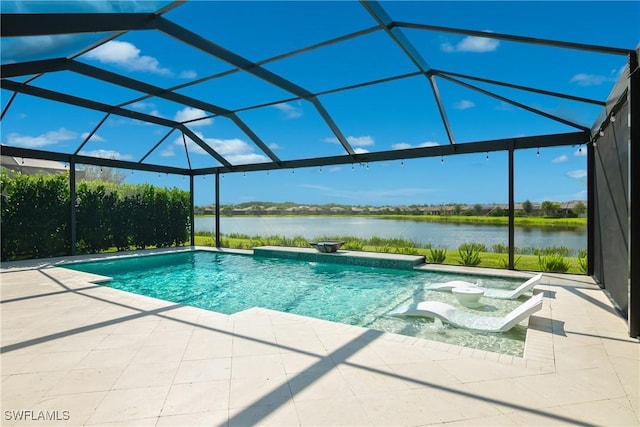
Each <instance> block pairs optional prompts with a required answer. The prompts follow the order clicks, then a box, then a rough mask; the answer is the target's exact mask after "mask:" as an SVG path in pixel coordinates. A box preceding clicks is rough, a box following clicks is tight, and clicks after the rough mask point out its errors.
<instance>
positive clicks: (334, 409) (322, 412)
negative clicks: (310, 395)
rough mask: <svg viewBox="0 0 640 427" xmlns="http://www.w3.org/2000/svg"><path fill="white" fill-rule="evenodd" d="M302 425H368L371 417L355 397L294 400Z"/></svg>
mask: <svg viewBox="0 0 640 427" xmlns="http://www.w3.org/2000/svg"><path fill="white" fill-rule="evenodd" d="M296 409H297V410H298V417H300V424H301V425H303V426H368V425H371V424H372V422H371V419H370V418H369V417H368V416H367V414H366V412H365V411H364V410H363V409H362V407H361V406H360V404H359V402H358V400H356V398H355V397H351V398H331V399H322V400H314V401H304V402H296Z"/></svg>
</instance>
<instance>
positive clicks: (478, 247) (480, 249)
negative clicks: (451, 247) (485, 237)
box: [458, 243, 487, 252]
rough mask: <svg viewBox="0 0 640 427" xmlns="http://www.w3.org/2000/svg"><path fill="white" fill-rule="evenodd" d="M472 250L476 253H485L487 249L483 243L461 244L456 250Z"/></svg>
mask: <svg viewBox="0 0 640 427" xmlns="http://www.w3.org/2000/svg"><path fill="white" fill-rule="evenodd" d="M460 249H462V250H465V251H468V250H473V251H476V252H486V251H487V247H486V246H485V244H484V243H463V244H461V245H460V246H459V247H458V250H460Z"/></svg>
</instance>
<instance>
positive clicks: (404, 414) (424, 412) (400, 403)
mask: <svg viewBox="0 0 640 427" xmlns="http://www.w3.org/2000/svg"><path fill="white" fill-rule="evenodd" d="M357 399H358V401H359V402H360V405H361V407H362V409H363V410H364V412H365V414H366V415H367V418H369V419H370V420H371V425H374V426H406V425H411V426H414V425H416V426H417V425H429V424H432V423H440V422H441V421H442V419H441V418H440V415H439V414H438V411H437V410H436V406H437V405H438V404H439V403H440V398H438V397H437V396H435V393H416V392H415V391H407V390H404V391H395V392H393V393H385V392H380V393H368V394H366V395H362V396H357Z"/></svg>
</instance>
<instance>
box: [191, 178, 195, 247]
mask: <svg viewBox="0 0 640 427" xmlns="http://www.w3.org/2000/svg"><path fill="white" fill-rule="evenodd" d="M189 199H190V204H191V212H190V213H189V216H190V222H191V246H195V245H196V207H195V198H194V196H193V175H189Z"/></svg>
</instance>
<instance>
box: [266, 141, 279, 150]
mask: <svg viewBox="0 0 640 427" xmlns="http://www.w3.org/2000/svg"><path fill="white" fill-rule="evenodd" d="M269 148H271V149H272V150H282V147H281V146H280V145H278V144H276V143H275V142H274V143H273V144H269Z"/></svg>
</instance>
